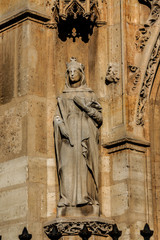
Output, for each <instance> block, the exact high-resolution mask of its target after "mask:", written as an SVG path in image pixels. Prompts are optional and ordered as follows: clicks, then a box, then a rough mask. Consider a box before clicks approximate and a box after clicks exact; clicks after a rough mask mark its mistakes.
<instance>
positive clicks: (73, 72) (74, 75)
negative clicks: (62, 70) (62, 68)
mask: <svg viewBox="0 0 160 240" xmlns="http://www.w3.org/2000/svg"><path fill="white" fill-rule="evenodd" d="M68 75H69V79H70V82H71V83H76V82H79V81H80V80H81V72H80V70H79V69H78V68H75V67H72V68H70V69H69V70H68Z"/></svg>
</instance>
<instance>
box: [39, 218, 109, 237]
mask: <svg viewBox="0 0 160 240" xmlns="http://www.w3.org/2000/svg"><path fill="white" fill-rule="evenodd" d="M84 225H86V227H87V228H88V230H89V231H91V233H92V235H98V236H103V237H107V236H109V232H111V231H112V230H113V225H114V222H113V221H111V220H107V219H106V218H101V217H88V218H87V217H85V218H78V217H75V218H56V219H54V220H53V221H51V222H48V223H46V224H45V225H44V231H45V233H46V235H47V236H48V235H49V234H50V233H51V232H52V231H53V228H54V227H55V226H56V227H57V229H58V231H59V232H60V233H61V234H62V236H69V235H72V236H75V235H78V234H79V232H80V231H81V230H82V229H83V227H84Z"/></svg>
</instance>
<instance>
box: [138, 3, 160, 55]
mask: <svg viewBox="0 0 160 240" xmlns="http://www.w3.org/2000/svg"><path fill="white" fill-rule="evenodd" d="M138 1H139V2H140V3H142V4H144V5H146V6H148V7H149V8H150V9H151V12H150V15H149V18H148V20H147V22H146V23H145V24H144V25H143V26H142V27H141V28H139V30H138V31H137V33H136V47H137V50H138V51H139V52H141V51H143V49H144V47H145V45H146V43H147V41H148V39H149V38H150V36H151V31H150V30H151V27H152V26H153V25H154V24H155V22H156V21H157V20H158V18H159V15H160V0H138Z"/></svg>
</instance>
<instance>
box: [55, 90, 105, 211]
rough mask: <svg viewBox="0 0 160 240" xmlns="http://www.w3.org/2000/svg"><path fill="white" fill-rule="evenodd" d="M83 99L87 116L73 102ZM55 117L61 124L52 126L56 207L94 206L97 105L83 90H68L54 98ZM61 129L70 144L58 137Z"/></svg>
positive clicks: (96, 174) (90, 93) (99, 117)
mask: <svg viewBox="0 0 160 240" xmlns="http://www.w3.org/2000/svg"><path fill="white" fill-rule="evenodd" d="M75 96H78V97H80V98H81V99H83V101H84V102H85V104H86V105H87V106H88V109H89V111H88V113H86V112H85V111H83V110H82V108H80V107H78V105H77V104H76V103H75V102H74V100H73V98H74V97H75ZM57 105H58V106H57V112H56V116H59V117H60V119H61V120H62V121H63V122H62V123H61V124H60V125H58V124H54V134H55V153H56V160H57V172H58V179H59V186H60V201H59V203H58V206H59V207H62V206H83V205H86V204H91V205H96V204H98V198H97V192H98V158H99V156H98V141H99V132H98V128H99V127H100V125H101V124H102V113H101V106H100V104H99V103H98V102H97V100H96V96H95V94H94V92H93V91H92V90H91V89H89V88H87V87H83V88H81V87H80V88H77V89H73V88H69V89H66V90H64V91H63V93H62V94H61V95H60V97H59V98H58V104H57ZM61 128H64V129H65V130H66V131H67V132H68V134H69V139H70V141H69V140H68V139H67V138H65V137H64V136H63V134H62V131H61Z"/></svg>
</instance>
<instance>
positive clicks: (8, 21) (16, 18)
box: [0, 9, 50, 31]
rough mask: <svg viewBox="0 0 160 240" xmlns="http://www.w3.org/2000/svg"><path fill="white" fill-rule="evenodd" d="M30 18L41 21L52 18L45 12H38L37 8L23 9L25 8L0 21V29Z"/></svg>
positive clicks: (44, 21)
mask: <svg viewBox="0 0 160 240" xmlns="http://www.w3.org/2000/svg"><path fill="white" fill-rule="evenodd" d="M28 18H30V19H35V20H38V21H41V22H43V23H46V22H48V21H49V20H50V16H48V15H46V14H44V13H41V12H38V11H35V10H31V9H23V10H21V11H19V12H18V13H16V14H14V15H12V16H10V17H7V18H5V19H3V20H2V21H0V31H2V30H3V29H6V28H9V27H12V26H14V25H15V24H17V23H19V22H21V21H23V20H26V19H28Z"/></svg>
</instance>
